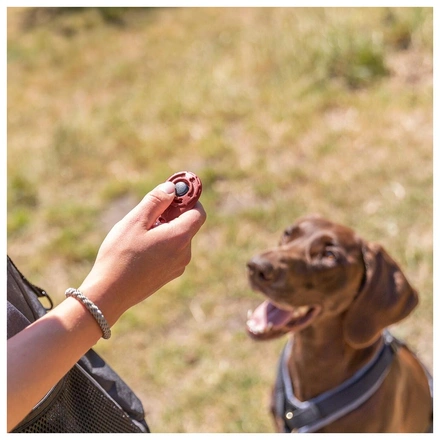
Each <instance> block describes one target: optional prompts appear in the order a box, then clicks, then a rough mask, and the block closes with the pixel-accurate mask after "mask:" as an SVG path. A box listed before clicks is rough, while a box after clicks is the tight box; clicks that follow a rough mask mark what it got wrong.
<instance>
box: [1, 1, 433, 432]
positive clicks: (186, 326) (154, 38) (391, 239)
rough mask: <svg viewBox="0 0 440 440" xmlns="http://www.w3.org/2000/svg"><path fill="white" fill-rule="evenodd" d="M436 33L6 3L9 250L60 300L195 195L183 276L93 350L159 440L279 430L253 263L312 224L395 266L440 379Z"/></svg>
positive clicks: (409, 323) (339, 18) (416, 336)
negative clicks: (160, 214) (179, 185)
mask: <svg viewBox="0 0 440 440" xmlns="http://www.w3.org/2000/svg"><path fill="white" fill-rule="evenodd" d="M432 37H433V11H432V8H368V9H362V8H346V9H339V8H330V9H324V8H311V9H307V8H262V9H260V8H133V9H132V8H126V9H124V8H101V9H99V8H76V9H75V8H61V9H59V8H45V9H43V8H37V9H35V8H28V9H26V8H25V9H21V8H9V9H8V64H7V69H8V70H7V74H8V86H7V87H8V89H7V91H8V164H7V171H8V211H7V226H8V253H9V255H10V256H11V258H12V259H13V260H14V261H15V262H16V264H17V265H18V266H19V267H20V268H21V270H22V271H23V272H24V273H25V274H26V275H27V276H28V278H30V279H31V280H32V281H33V282H34V283H36V284H38V285H41V286H44V287H45V288H46V290H47V291H48V292H49V294H50V295H51V296H52V297H53V299H54V300H55V302H56V303H59V302H60V301H62V299H63V294H64V290H65V289H66V288H67V287H69V286H77V285H79V284H80V282H81V281H82V279H83V278H84V277H85V275H86V274H87V273H88V271H89V270H90V268H91V265H92V263H93V261H94V258H95V255H96V252H97V249H98V247H99V245H100V243H101V241H102V240H103V238H104V237H105V235H106V233H107V232H108V230H109V229H110V228H111V226H112V225H113V224H114V223H115V222H116V221H117V220H119V219H120V218H121V217H122V216H123V215H124V214H125V213H126V212H128V211H129V210H130V209H131V208H132V207H133V206H134V205H135V204H136V203H137V202H138V201H139V200H140V199H141V197H142V196H143V194H145V193H146V192H147V191H149V190H150V189H152V188H153V187H154V186H156V185H157V184H158V183H159V182H162V181H164V180H165V179H166V178H167V177H168V176H170V175H171V174H173V173H174V172H177V171H180V170H186V169H187V170H190V171H193V172H195V173H197V174H198V175H199V176H200V178H201V180H202V182H203V185H204V191H203V195H202V198H201V201H202V203H203V205H204V207H205V209H206V211H207V213H208V220H207V222H206V223H205V225H204V226H203V228H202V230H201V231H200V233H199V234H198V236H197V237H196V238H195V239H194V242H193V260H192V262H191V264H190V266H189V267H188V268H187V270H186V272H185V274H184V275H183V276H182V277H181V278H180V279H178V280H175V281H173V282H172V283H170V284H169V285H167V286H165V287H164V288H163V289H162V290H161V291H160V292H158V293H156V294H155V295H154V296H153V297H151V298H149V299H148V300H146V301H144V302H143V303H142V304H140V305H138V306H137V307H135V308H133V309H131V310H129V311H128V312H127V313H126V314H125V315H124V316H123V317H122V319H121V320H120V321H119V322H118V323H117V324H116V326H115V327H114V330H113V334H114V336H113V337H112V339H110V340H109V341H105V342H99V343H98V345H97V346H96V349H97V351H98V352H99V353H100V354H101V355H102V356H103V357H104V358H105V359H106V360H107V361H108V362H109V363H110V364H111V365H112V366H113V368H114V369H115V370H116V371H118V372H119V373H120V374H121V375H122V376H123V377H124V378H125V380H126V381H127V383H128V384H129V385H130V386H131V387H132V388H133V389H134V390H136V392H137V394H138V395H139V397H140V398H141V400H142V402H143V404H144V407H145V410H146V416H147V420H148V422H149V424H150V427H151V429H152V431H153V432H272V431H273V426H272V422H271V419H270V417H269V414H268V408H267V405H268V396H269V390H270V387H271V385H272V382H273V380H274V374H275V368H276V363H277V359H278V354H279V351H280V349H281V347H282V345H283V344H284V342H285V340H284V339H283V340H277V341H272V342H267V343H257V342H255V341H252V340H250V339H249V338H248V337H247V335H246V333H245V321H246V313H247V310H248V309H250V308H254V307H256V306H257V305H258V304H259V303H260V302H261V300H262V298H261V297H260V296H259V295H257V294H256V293H254V292H251V291H250V289H249V287H248V283H247V278H246V261H247V260H248V259H249V258H250V257H251V256H252V255H253V254H255V253H257V252H259V251H261V250H262V249H264V248H266V247H268V246H272V245H274V244H276V242H277V241H278V237H279V235H280V233H281V231H282V230H283V228H284V227H286V226H287V225H288V224H290V223H291V222H293V221H294V220H295V219H296V218H297V217H299V216H301V215H303V214H307V213H311V212H318V213H321V214H322V215H324V216H327V217H329V218H331V219H333V220H335V221H337V222H340V223H343V224H346V225H348V226H351V227H352V228H354V229H356V230H357V231H358V232H359V234H360V235H361V236H363V237H364V238H366V239H368V240H371V241H378V242H380V243H381V244H382V245H383V246H384V247H385V248H386V249H387V250H388V252H389V253H390V254H391V255H392V256H393V257H394V258H395V259H396V260H397V261H398V262H399V263H400V264H401V266H402V267H403V268H404V271H405V273H406V275H407V277H408V279H409V280H410V281H411V282H412V284H413V285H414V286H415V287H416V288H417V290H418V291H419V294H420V298H421V302H420V305H419V307H418V308H417V310H416V312H415V313H414V314H412V315H411V316H410V317H409V318H408V319H406V320H405V321H403V322H402V323H401V324H399V325H396V326H395V327H394V328H393V330H394V332H395V333H396V334H397V335H398V336H401V337H404V338H406V339H407V341H408V342H409V344H410V345H411V346H412V347H413V348H414V349H415V350H416V352H417V353H418V354H419V356H420V357H421V358H422V359H423V360H424V361H425V363H426V364H427V365H428V366H429V368H432V346H433V344H432V310H433V308H432V303H433V301H432V291H433V282H432V275H433V225H432V214H433V191H432V184H433V167H432V158H433V76H432V70H433V38H432Z"/></svg>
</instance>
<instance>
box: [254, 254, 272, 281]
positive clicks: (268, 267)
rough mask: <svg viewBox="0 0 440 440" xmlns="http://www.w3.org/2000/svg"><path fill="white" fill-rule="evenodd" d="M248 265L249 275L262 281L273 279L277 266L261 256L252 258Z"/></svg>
mask: <svg viewBox="0 0 440 440" xmlns="http://www.w3.org/2000/svg"><path fill="white" fill-rule="evenodd" d="M247 267H248V272H249V275H250V276H251V277H256V278H258V279H259V280H260V281H271V280H272V279H273V278H274V275H275V268H274V267H273V265H272V263H271V262H270V261H268V260H267V259H265V258H263V257H261V256H257V257H254V258H252V259H251V260H250V261H249V262H248V264H247Z"/></svg>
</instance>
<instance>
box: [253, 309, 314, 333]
mask: <svg viewBox="0 0 440 440" xmlns="http://www.w3.org/2000/svg"><path fill="white" fill-rule="evenodd" d="M320 311H321V307H320V306H318V305H313V306H312V305H311V306H301V307H296V308H293V309H291V310H282V309H280V308H278V307H277V306H275V305H274V304H272V303H271V302H270V301H264V302H263V303H262V304H260V305H259V306H258V307H257V308H256V309H255V310H254V311H253V312H252V311H251V310H249V312H248V320H247V322H246V326H247V330H248V332H249V334H250V336H252V337H253V338H255V339H272V338H275V337H278V336H281V335H283V334H285V333H288V332H295V331H299V330H301V329H303V328H305V327H307V326H308V325H309V324H311V322H312V321H313V320H314V318H315V317H316V316H317V315H318V314H319V312H320Z"/></svg>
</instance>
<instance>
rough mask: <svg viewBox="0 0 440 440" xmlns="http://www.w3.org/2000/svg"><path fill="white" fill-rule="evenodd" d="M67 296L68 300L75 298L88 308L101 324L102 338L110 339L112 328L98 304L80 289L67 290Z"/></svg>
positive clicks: (71, 288)
mask: <svg viewBox="0 0 440 440" xmlns="http://www.w3.org/2000/svg"><path fill="white" fill-rule="evenodd" d="M65 295H66V298H69V296H73V297H74V298H76V299H77V300H78V301H79V302H81V303H82V304H83V305H84V306H85V307H86V308H87V310H88V311H89V312H90V313H91V314H92V316H93V317H94V318H95V319H96V322H97V323H98V324H99V327H101V331H102V337H103V338H104V339H109V338H110V336H111V335H112V332H111V330H110V326H109V325H108V322H107V320H106V319H105V318H104V315H103V314H102V312H101V310H99V309H98V307H97V306H96V304H94V303H93V302H92V301H90V300H89V299H88V298H87V297H86V296H85V295H84V294H83V293H82V292H81V291H79V290H78V289H74V288H73V287H70V288H69V289H67V290H66V292H65Z"/></svg>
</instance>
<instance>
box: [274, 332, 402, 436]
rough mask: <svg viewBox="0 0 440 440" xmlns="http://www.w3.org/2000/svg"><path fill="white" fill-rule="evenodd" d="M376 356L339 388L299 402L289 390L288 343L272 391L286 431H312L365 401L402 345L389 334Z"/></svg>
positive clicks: (374, 389)
mask: <svg viewBox="0 0 440 440" xmlns="http://www.w3.org/2000/svg"><path fill="white" fill-rule="evenodd" d="M383 341H384V344H383V346H382V347H381V349H380V350H378V352H377V353H376V354H375V356H374V357H373V358H372V359H371V360H370V361H369V362H368V363H367V364H366V365H364V366H363V367H362V368H361V369H360V370H358V371H357V372H356V373H355V374H354V375H353V376H352V377H351V378H349V379H347V380H346V381H344V382H343V383H342V384H341V385H339V386H337V387H335V388H332V389H331V390H328V391H325V392H324V393H322V394H320V395H318V396H316V397H314V398H313V399H310V400H306V401H300V400H298V399H297V398H296V397H295V395H294V393H293V388H292V383H291V380H290V376H289V371H288V368H287V360H288V356H289V354H290V350H291V348H292V346H291V344H292V341H289V342H288V343H287V344H286V345H285V347H284V349H283V352H282V355H281V358H280V361H279V366H278V375H277V381H276V388H275V411H276V414H277V416H279V417H281V418H282V419H283V420H284V424H285V431H286V432H292V431H293V432H300V433H302V432H315V431H317V430H318V429H320V428H322V427H324V426H326V425H328V424H330V423H332V422H334V421H335V420H337V419H339V418H340V417H342V416H344V415H346V414H348V413H349V412H351V411H353V410H354V409H356V408H358V407H359V406H360V405H362V403H364V402H365V401H367V400H368V399H369V398H370V397H371V396H372V395H373V394H374V393H375V392H376V391H377V389H378V388H379V387H380V385H381V384H382V382H383V381H384V379H385V377H386V376H387V374H388V371H389V369H390V366H391V362H392V360H393V358H394V355H395V353H396V351H397V350H398V348H399V347H400V345H401V343H400V341H398V340H397V339H396V338H394V337H393V336H392V335H391V334H390V333H389V332H384V334H383Z"/></svg>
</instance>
